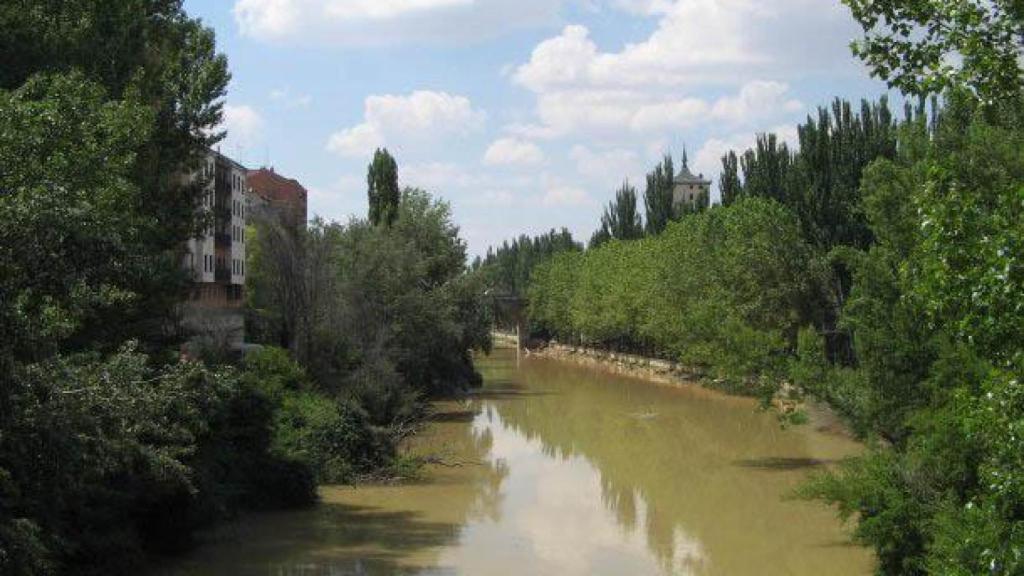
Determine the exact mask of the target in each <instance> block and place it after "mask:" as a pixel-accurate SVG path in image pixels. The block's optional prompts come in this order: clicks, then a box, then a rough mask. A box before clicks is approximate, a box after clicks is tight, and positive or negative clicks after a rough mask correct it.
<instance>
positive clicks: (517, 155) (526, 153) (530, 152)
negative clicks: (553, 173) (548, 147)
mask: <svg viewBox="0 0 1024 576" xmlns="http://www.w3.org/2000/svg"><path fill="white" fill-rule="evenodd" d="M543 161H544V153H543V152H542V151H541V149H540V147H539V146H537V145H536V144H534V143H533V142H528V141H526V140H520V139H518V138H500V139H498V140H495V141H494V143H492V144H491V145H490V146H489V147H488V148H487V151H486V152H485V153H484V164H487V165H488V166H497V165H513V164H524V165H534V164H540V163H541V162H543Z"/></svg>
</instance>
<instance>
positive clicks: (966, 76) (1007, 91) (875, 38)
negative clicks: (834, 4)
mask: <svg viewBox="0 0 1024 576" xmlns="http://www.w3.org/2000/svg"><path fill="white" fill-rule="evenodd" d="M844 3H845V4H846V5H847V6H849V8H850V10H851V11H852V12H853V16H854V18H855V19H856V20H857V22H858V23H859V24H860V25H861V26H862V27H863V28H864V36H863V38H861V39H860V40H858V41H856V42H854V43H853V45H852V47H853V52H854V54H855V55H857V56H858V57H860V58H861V60H863V61H864V62H865V63H866V64H867V65H868V66H869V67H870V68H871V71H872V73H873V74H874V75H875V76H877V77H879V78H881V79H882V80H885V81H886V82H888V83H889V85H890V86H891V87H895V88H898V89H900V90H901V91H903V92H905V93H908V94H913V95H927V94H939V93H942V92H944V91H946V90H948V89H950V88H961V87H969V88H970V89H972V90H973V91H974V92H975V93H976V94H977V95H978V96H979V97H980V98H981V99H982V100H984V101H985V102H990V103H991V102H997V101H999V100H1001V99H1004V98H1007V97H1014V98H1016V97H1019V96H1020V95H1021V89H1022V88H1024V73H1022V72H1024V71H1022V67H1021V45H1022V44H1024V6H1022V5H1021V3H1020V2H1019V1H1017V0H992V1H988V2H978V1H975V0H909V1H908V0H881V1H879V0H844Z"/></svg>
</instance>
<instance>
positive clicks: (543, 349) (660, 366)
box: [493, 332, 702, 386]
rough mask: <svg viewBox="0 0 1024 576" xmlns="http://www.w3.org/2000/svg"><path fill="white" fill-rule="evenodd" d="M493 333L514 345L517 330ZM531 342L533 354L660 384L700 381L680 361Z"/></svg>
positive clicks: (495, 338) (697, 374)
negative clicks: (510, 332)
mask: <svg viewBox="0 0 1024 576" xmlns="http://www.w3.org/2000/svg"><path fill="white" fill-rule="evenodd" d="M493 336H494V341H495V343H496V344H508V345H511V346H515V343H516V336H515V334H508V333H503V332H496V333H494V334H493ZM531 344H533V345H532V346H528V347H527V353H528V354H529V355H531V356H536V357H540V358H550V359H554V360H561V361H565V362H573V363H575V364H580V365H583V366H589V367H593V368H599V369H602V370H607V371H609V372H612V373H615V374H622V375H625V376H632V377H635V378H643V379H645V380H650V381H652V382H657V383H659V384H672V385H678V386H682V385H693V384H700V382H701V377H702V374H701V373H700V372H698V371H695V370H693V369H692V368H690V367H687V366H684V365H682V364H679V363H678V362H670V361H668V360H661V359H657V358H647V357H644V356H637V355H634V354H623V353H619V352H610V351H608V350H601V349H597V348H587V347H585V346H572V345H568V344H560V343H558V342H545V343H537V342H534V343H531Z"/></svg>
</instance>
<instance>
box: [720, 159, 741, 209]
mask: <svg viewBox="0 0 1024 576" xmlns="http://www.w3.org/2000/svg"><path fill="white" fill-rule="evenodd" d="M739 169H740V161H739V158H738V157H737V156H736V152H734V151H732V150H730V151H729V152H728V153H727V154H726V155H725V156H722V176H721V184H720V186H721V192H722V205H723V206H728V205H730V204H732V203H733V202H735V201H736V200H737V199H739V197H740V196H741V195H742V194H743V183H742V182H741V181H740V174H739Z"/></svg>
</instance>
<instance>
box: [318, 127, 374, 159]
mask: <svg viewBox="0 0 1024 576" xmlns="http://www.w3.org/2000/svg"><path fill="white" fill-rule="evenodd" d="M381 146H384V136H383V135H382V134H381V133H380V131H379V130H378V129H377V128H376V127H375V126H373V125H372V124H369V123H364V124H358V125H356V126H353V127H351V128H345V129H344V130H342V131H340V132H335V133H334V134H331V137H330V138H329V139H328V140H327V151H328V152H334V153H335V154H338V155H340V156H347V157H350V158H361V157H363V156H366V155H368V154H370V153H371V152H373V151H374V150H376V149H377V148H380V147H381Z"/></svg>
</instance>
